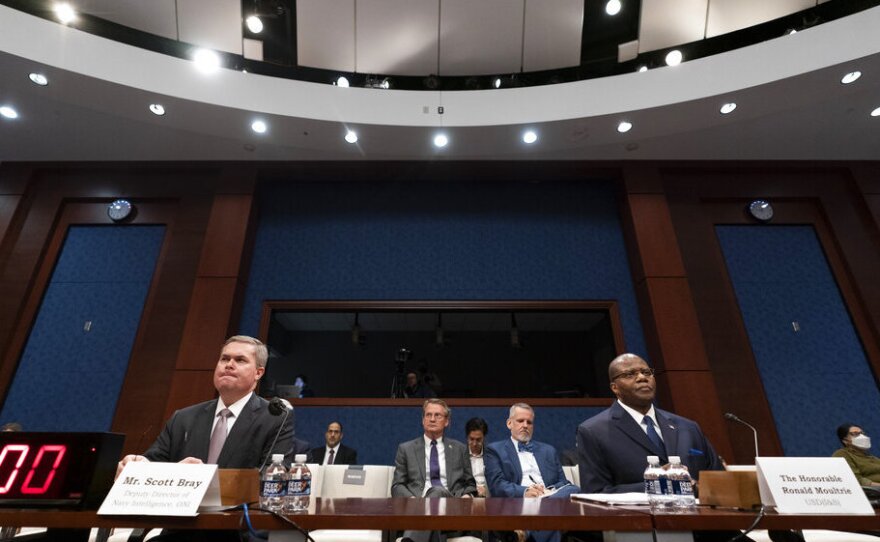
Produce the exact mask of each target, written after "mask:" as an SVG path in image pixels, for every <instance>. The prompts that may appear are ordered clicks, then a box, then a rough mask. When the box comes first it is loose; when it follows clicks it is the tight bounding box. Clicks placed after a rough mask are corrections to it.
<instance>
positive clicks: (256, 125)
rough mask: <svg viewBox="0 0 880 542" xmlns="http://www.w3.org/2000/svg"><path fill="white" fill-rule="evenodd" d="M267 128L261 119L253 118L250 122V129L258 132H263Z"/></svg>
mask: <svg viewBox="0 0 880 542" xmlns="http://www.w3.org/2000/svg"><path fill="white" fill-rule="evenodd" d="M268 129H269V127H268V126H266V123H265V122H263V121H261V120H255V121H254V122H252V123H251V130H253V131H254V132H256V133H258V134H265V133H266V130H268Z"/></svg>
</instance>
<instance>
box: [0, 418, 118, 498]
mask: <svg viewBox="0 0 880 542" xmlns="http://www.w3.org/2000/svg"><path fill="white" fill-rule="evenodd" d="M124 440H125V437H124V435H119V434H114V433H0V506H19V507H24V506H28V505H32V506H48V505H51V506H97V505H98V504H100V501H101V500H103V497H104V495H106V493H107V491H108V490H109V489H110V486H111V485H112V484H113V475H114V474H115V472H116V462H117V461H118V460H119V455H120V453H121V451H122V443H123V441H124Z"/></svg>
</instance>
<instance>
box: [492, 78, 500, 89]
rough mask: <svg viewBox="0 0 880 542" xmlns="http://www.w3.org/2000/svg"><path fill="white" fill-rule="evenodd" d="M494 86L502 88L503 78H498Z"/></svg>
mask: <svg viewBox="0 0 880 542" xmlns="http://www.w3.org/2000/svg"><path fill="white" fill-rule="evenodd" d="M492 84H493V85H494V86H495V88H501V78H500V77H496V78H495V81H494V82H493V83H492Z"/></svg>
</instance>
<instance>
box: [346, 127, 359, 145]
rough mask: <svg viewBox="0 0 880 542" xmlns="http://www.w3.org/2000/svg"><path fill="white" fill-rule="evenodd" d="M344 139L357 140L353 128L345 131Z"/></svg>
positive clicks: (355, 141)
mask: <svg viewBox="0 0 880 542" xmlns="http://www.w3.org/2000/svg"><path fill="white" fill-rule="evenodd" d="M345 140H346V141H348V142H349V143H357V141H358V135H357V132H355V131H353V130H349V131H348V132H346V133H345Z"/></svg>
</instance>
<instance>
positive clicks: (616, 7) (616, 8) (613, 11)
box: [605, 0, 623, 16]
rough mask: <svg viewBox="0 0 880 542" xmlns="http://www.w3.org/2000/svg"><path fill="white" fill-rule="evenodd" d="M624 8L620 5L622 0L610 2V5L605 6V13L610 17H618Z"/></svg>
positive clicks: (611, 0)
mask: <svg viewBox="0 0 880 542" xmlns="http://www.w3.org/2000/svg"><path fill="white" fill-rule="evenodd" d="M621 7H623V6H622V4H621V3H620V0H608V3H607V4H605V13H607V14H608V15H612V16H613V15H617V14H618V13H620V8H621Z"/></svg>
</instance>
